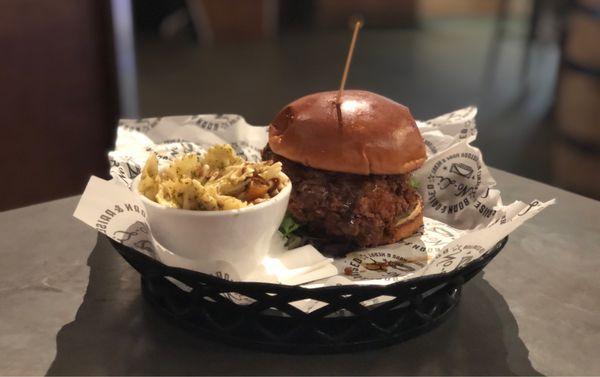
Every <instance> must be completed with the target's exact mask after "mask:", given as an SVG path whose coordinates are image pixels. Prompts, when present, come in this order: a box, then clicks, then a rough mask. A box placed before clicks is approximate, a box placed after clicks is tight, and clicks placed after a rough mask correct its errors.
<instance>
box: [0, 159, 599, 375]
mask: <svg viewBox="0 0 600 377" xmlns="http://www.w3.org/2000/svg"><path fill="white" fill-rule="evenodd" d="M494 174H495V177H496V178H497V180H498V182H499V186H500V189H501V190H502V191H503V193H504V198H505V201H509V200H514V199H517V198H519V199H526V200H529V199H533V198H536V197H537V198H538V199H541V200H547V199H550V198H557V199H558V204H557V205H556V206H554V207H552V208H550V209H548V210H547V211H545V212H544V213H542V214H540V215H539V216H538V217H537V218H535V219H534V220H532V221H531V222H529V223H527V224H526V225H524V226H523V227H522V228H520V229H518V230H517V231H516V232H514V233H513V234H512V235H511V238H510V240H509V243H508V245H507V246H506V248H505V249H504V250H503V251H502V252H501V253H500V255H499V256H498V257H497V258H496V259H495V260H494V261H493V262H492V263H491V264H490V265H489V266H488V267H487V268H486V270H485V272H484V273H483V274H480V275H478V276H477V277H476V278H474V279H473V280H472V281H471V282H470V283H469V284H467V286H466V287H465V290H464V294H463V300H462V302H461V304H460V306H459V308H458V309H457V310H456V311H455V312H454V313H453V314H452V316H451V317H450V318H449V320H448V321H446V322H445V323H443V324H442V325H441V326H440V327H438V328H437V329H435V330H434V331H432V332H430V333H428V334H426V335H423V336H421V337H418V338H416V339H412V340H410V341H407V342H405V343H402V344H398V345H394V346H391V347H388V348H384V349H379V350H373V351H367V352H361V353H356V354H340V355H316V356H315V355H313V356H294V355H274V354H269V353H264V352H258V351H251V350H243V349H238V348H235V347H229V346H225V345H222V344H219V343H214V342H211V341H208V340H203V339H199V338H196V337H194V336H192V335H190V334H188V333H187V332H186V331H183V330H181V329H179V328H177V327H175V326H174V325H173V324H171V323H169V322H167V321H164V320H163V319H162V317H159V316H158V315H157V314H156V313H154V312H153V310H152V308H150V307H149V306H148V305H147V304H146V303H144V301H143V300H142V299H141V297H140V287H139V279H138V275H137V274H136V272H135V271H133V270H132V268H131V267H129V265H127V264H126V263H125V262H124V261H123V260H122V259H121V258H120V257H119V256H118V254H117V253H116V252H115V251H114V250H113V249H112V248H111V247H110V245H109V244H108V243H107V242H106V241H105V240H104V239H101V238H98V237H97V235H96V233H95V232H94V231H93V230H92V229H90V228H88V227H87V226H85V225H83V224H82V223H80V222H78V221H76V220H75V219H73V218H72V217H71V214H72V212H73V210H74V208H75V205H76V204H77V200H78V197H73V198H67V199H63V200H58V201H53V202H48V203H43V204H40V205H35V206H31V207H26V208H21V209H17V210H13V211H8V212H3V213H1V214H0V229H1V237H0V375H6V374H10V375H12V374H28V375H31V374H44V373H48V374H85V375H89V374H136V375H139V374H179V375H180V374H277V375H281V374H377V375H385V374H428V375H431V374H478V375H481V374H496V375H497V374H501V375H510V374H527V375H532V374H538V373H541V374H577V375H582V374H600V358H598V351H599V350H600V278H599V271H600V203H599V202H597V201H593V200H590V199H586V198H584V197H581V196H578V195H574V194H571V193H568V192H566V191H562V190H559V189H556V188H553V187H550V186H547V185H543V184H540V183H537V182H534V181H531V180H527V179H525V178H521V177H517V176H515V175H512V174H508V173H504V172H501V171H498V170H495V171H494Z"/></svg>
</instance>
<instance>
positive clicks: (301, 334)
mask: <svg viewBox="0 0 600 377" xmlns="http://www.w3.org/2000/svg"><path fill="white" fill-rule="evenodd" d="M507 241H508V237H506V238H504V239H503V240H501V241H500V242H498V243H497V244H496V245H495V246H494V247H493V248H492V249H490V250H489V251H488V252H486V253H485V254H484V255H483V256H482V257H480V258H478V259H477V260H474V261H472V262H471V263H469V264H467V265H465V266H463V267H460V268H458V269H457V270H454V271H452V272H450V273H445V274H439V275H430V276H424V277H419V278H415V279H412V280H408V281H402V282H398V283H393V284H390V285H386V286H379V285H367V286H358V285H343V286H342V285H340V286H331V287H322V288H303V287H300V286H287V285H279V284H269V283H246V282H232V281H228V280H225V279H222V278H219V277H215V276H211V275H207V274H203V273H200V272H195V271H190V270H186V269H181V268H174V267H169V266H166V265H164V264H162V263H160V262H158V261H156V260H154V259H152V258H151V257H148V256H146V255H144V254H142V253H140V252H138V251H136V250H134V249H131V248H129V247H127V246H124V245H123V244H120V243H117V242H115V241H113V240H111V242H112V244H113V246H114V247H115V249H116V250H117V251H118V252H119V254H121V256H123V258H125V260H126V261H127V262H128V263H129V264H131V266H132V267H133V268H135V269H136V270H137V271H138V272H139V273H140V274H141V276H142V293H143V296H144V297H145V298H146V299H147V300H148V301H149V302H150V303H151V304H152V305H153V306H154V307H156V308H157V309H158V310H159V311H160V312H161V313H163V314H164V315H166V316H167V317H170V318H171V319H173V320H174V321H175V322H176V323H177V324H179V325H182V326H185V327H187V328H188V329H190V330H192V331H193V332H196V333H198V334H200V335H203V336H207V337H210V338H213V339H215V340H219V341H224V342H227V343H230V344H233V345H238V346H247V347H250V348H254V349H263V350H269V351H275V352H289V353H331V352H347V351H355V350H360V349H371V348H375V347H380V346H384V345H388V344H392V343H395V342H399V341H403V340H406V339H408V338H411V337H414V336H417V335H419V334H422V333H424V332H427V331H429V330H431V329H433V328H434V327H435V326H437V325H438V324H440V323H441V322H442V321H444V320H445V319H446V318H447V317H448V315H449V314H450V312H451V311H452V310H453V309H454V308H455V307H456V306H457V305H458V303H459V300H460V296H461V287H462V285H463V284H464V283H465V282H467V281H469V280H470V279H471V278H472V277H473V276H475V275H476V274H477V273H478V272H480V271H481V270H482V269H483V268H484V267H485V266H486V265H487V264H488V263H489V262H490V261H491V260H492V259H493V258H494V257H495V256H496V255H497V254H498V253H499V252H500V250H502V248H503V247H504V245H506V242H507ZM381 297H386V299H387V301H385V302H382V303H379V304H373V305H366V304H364V303H365V302H366V301H369V300H372V299H376V298H381ZM240 298H244V299H246V301H245V302H241V301H240ZM248 298H250V301H252V303H250V304H248ZM306 299H312V300H317V301H320V303H321V307H320V308H318V309H316V310H314V311H312V312H309V313H306V312H304V311H302V310H299V309H298V308H296V307H294V306H293V305H291V303H294V302H297V301H301V300H306Z"/></svg>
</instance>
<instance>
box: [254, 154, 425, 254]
mask: <svg viewBox="0 0 600 377" xmlns="http://www.w3.org/2000/svg"><path fill="white" fill-rule="evenodd" d="M263 159H265V160H274V161H281V162H282V164H283V172H284V173H285V174H286V175H287V176H288V177H289V178H290V180H291V181H292V193H291V195H290V202H289V206H288V211H289V212H290V214H291V215H292V216H293V217H294V218H295V219H296V221H297V222H298V223H300V224H304V225H306V226H307V227H308V229H309V231H310V232H311V233H321V234H322V233H323V232H325V233H327V234H328V235H333V236H339V237H340V239H344V240H348V241H352V242H354V243H356V244H357V245H359V246H361V247H367V246H373V245H381V244H386V243H390V242H393V241H394V240H393V229H394V228H395V227H396V225H397V224H398V221H399V220H400V219H402V218H403V217H405V216H406V215H408V214H409V213H410V211H411V210H412V209H413V208H414V207H415V205H416V204H417V203H418V202H419V200H420V197H419V194H418V193H417V192H416V191H415V190H414V189H413V188H412V186H411V185H410V181H409V180H410V175H409V174H403V175H402V174H401V175H358V174H346V173H336V172H329V171H324V170H318V169H313V168H310V167H306V166H304V165H302V164H299V163H296V162H293V161H290V160H288V159H286V158H284V157H282V156H279V155H277V154H275V153H273V152H272V151H271V150H270V148H269V147H268V146H267V147H266V148H265V150H264V151H263Z"/></svg>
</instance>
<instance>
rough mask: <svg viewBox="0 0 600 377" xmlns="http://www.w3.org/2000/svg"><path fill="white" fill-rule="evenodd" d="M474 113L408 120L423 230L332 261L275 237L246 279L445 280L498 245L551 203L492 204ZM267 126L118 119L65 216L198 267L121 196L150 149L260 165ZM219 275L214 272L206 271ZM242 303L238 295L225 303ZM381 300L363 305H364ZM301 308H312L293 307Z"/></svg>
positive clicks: (217, 119) (206, 119)
mask: <svg viewBox="0 0 600 377" xmlns="http://www.w3.org/2000/svg"><path fill="white" fill-rule="evenodd" d="M476 114H477V108H475V107H467V108H464V109H460V110H457V111H454V112H452V113H449V114H445V115H442V116H440V117H437V118H434V119H431V120H429V121H426V122H417V125H418V127H419V129H420V131H421V135H422V136H423V138H424V141H425V145H426V149H427V157H428V158H427V160H426V162H425V163H424V165H423V166H422V167H421V168H420V169H418V170H417V171H415V172H414V173H413V177H414V178H415V179H416V181H417V182H418V183H419V185H420V187H419V192H420V194H421V196H422V197H423V201H424V205H425V209H424V215H425V218H424V226H423V227H422V228H421V230H420V231H419V232H418V233H417V234H415V235H414V236H412V237H409V238H407V239H405V240H402V241H400V242H398V243H395V244H391V245H386V246H378V247H373V248H367V249H362V250H357V251H355V252H351V253H349V254H347V255H346V256H345V257H342V258H336V259H335V260H332V259H329V258H325V257H323V256H322V255H321V254H320V253H318V251H317V250H316V249H314V248H313V247H311V246H307V247H303V248H299V249H295V250H291V251H287V250H285V249H284V247H283V240H282V239H281V236H280V235H276V236H275V237H274V239H273V242H272V248H271V250H270V251H269V257H267V258H265V260H264V261H263V263H262V266H261V267H260V268H259V269H257V271H254V272H253V273H252V274H251V277H250V278H248V279H247V280H252V281H266V282H276V283H282V284H292V285H296V284H303V285H304V286H305V287H309V288H313V287H322V286H331V285H344V284H360V285H363V284H379V285H386V284H390V283H394V282H398V281H402V280H407V279H412V278H416V277H420V276H426V275H433V274H439V273H447V272H450V271H453V270H455V269H457V268H459V267H461V266H464V265H466V264H468V263H470V262H472V261H473V260H475V259H477V258H479V257H481V256H482V255H484V254H485V253H486V252H487V251H489V250H490V248H492V247H493V246H494V245H495V244H496V243H497V242H498V241H500V240H501V239H503V238H504V237H505V236H507V235H508V234H509V233H511V232H512V231H513V230H515V229H516V228H517V227H519V226H520V225H521V224H523V222H525V221H526V220H528V219H530V218H532V217H533V216H535V215H536V214H538V213H539V212H540V211H542V210H543V209H544V208H546V207H548V206H549V205H552V204H553V203H554V200H550V201H548V202H541V201H539V200H532V201H529V202H521V201H515V202H513V203H511V204H508V205H504V204H503V203H502V199H501V195H500V191H499V190H497V189H496V188H495V185H496V182H495V181H494V178H493V177H492V175H491V174H490V172H489V170H488V168H487V166H486V165H485V164H484V162H483V158H482V154H481V152H480V151H479V149H478V148H476V147H474V146H473V145H472V143H473V141H474V140H475V139H476V137H477V129H476V124H475V116H476ZM267 130H268V128H267V127H258V126H251V125H249V124H248V123H246V121H245V120H244V118H242V117H241V116H239V115H231V114H225V115H217V114H211V115H194V116H174V117H163V118H148V119H140V120H121V121H120V122H119V126H118V129H117V140H116V146H115V150H114V151H111V152H109V160H110V165H111V168H110V173H111V176H112V177H113V180H112V181H104V180H101V179H99V178H96V177H92V179H91V180H90V182H89V184H88V187H87V188H86V191H85V192H84V194H83V196H82V198H81V200H80V203H79V206H78V208H77V209H76V211H75V213H74V216H75V217H77V218H79V219H80V220H82V221H83V222H85V223H86V224H88V225H90V226H92V227H94V228H96V229H97V230H98V231H99V232H101V233H104V234H106V235H107V236H109V237H111V238H112V239H114V240H116V241H118V242H121V243H123V244H125V245H127V246H130V247H132V248H134V249H136V250H138V251H140V252H142V253H144V254H146V255H149V256H151V257H153V258H156V259H158V260H160V261H162V262H163V263H165V264H169V265H174V266H176V267H184V268H189V269H196V270H197V269H199V268H198V266H195V265H194V263H190V261H186V260H184V259H183V258H178V257H177V256H176V255H175V254H173V253H171V252H170V251H168V250H165V249H164V248H162V247H161V246H160V245H159V244H157V243H156V242H155V241H154V240H153V238H152V235H151V234H150V232H149V227H148V224H147V222H146V214H145V212H144V210H143V205H142V204H141V203H140V202H139V200H138V198H137V197H136V195H134V194H133V193H132V192H131V191H130V190H129V186H130V184H131V181H132V180H133V179H134V178H135V177H136V176H137V175H138V174H140V172H141V168H142V167H143V165H144V163H145V161H146V159H147V157H148V155H149V153H150V152H156V153H157V154H158V156H159V164H161V165H163V166H164V165H166V164H168V162H169V161H170V160H172V159H173V158H175V157H177V156H179V155H181V154H182V153H186V152H198V153H202V152H203V151H205V150H206V149H207V148H208V147H210V146H212V145H214V144H220V143H228V144H231V145H232V147H233V148H234V149H235V150H236V152H237V153H238V154H240V155H242V156H244V157H245V158H246V159H248V160H251V161H256V160H259V159H260V152H261V150H262V149H263V148H264V146H265V145H266V144H267V141H268V133H267ZM210 273H213V274H215V275H219V276H221V277H225V278H227V277H228V276H225V275H226V274H224V273H223V272H222V271H211V272H210ZM230 299H232V300H234V301H236V302H238V303H250V302H252V300H250V299H248V298H245V297H237V298H236V297H230ZM378 301H385V297H381V298H379V299H377V300H371V301H370V302H369V303H365V304H367V305H368V304H373V303H376V302H378ZM296 306H297V307H299V308H301V309H302V310H305V311H312V310H315V309H317V308H318V307H319V303H318V302H314V301H310V300H305V301H300V302H297V303H296Z"/></svg>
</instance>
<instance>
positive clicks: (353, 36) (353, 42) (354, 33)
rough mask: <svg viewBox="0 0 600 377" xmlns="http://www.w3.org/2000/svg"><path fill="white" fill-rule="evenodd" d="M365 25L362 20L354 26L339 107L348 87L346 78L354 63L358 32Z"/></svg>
mask: <svg viewBox="0 0 600 377" xmlns="http://www.w3.org/2000/svg"><path fill="white" fill-rule="evenodd" d="M362 25H363V23H362V21H361V20H357V21H356V23H355V24H354V32H353V33H352V42H350V49H349V50H348V57H346V66H345V67H344V74H343V75H342V82H341V83H340V90H339V91H338V95H337V101H336V102H337V103H338V105H339V104H340V103H342V94H343V93H344V87H345V86H346V78H348V71H349V70H350V62H351V61H352V55H353V54H354V45H356V38H357V37H358V31H359V30H360V28H361V27H362Z"/></svg>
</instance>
